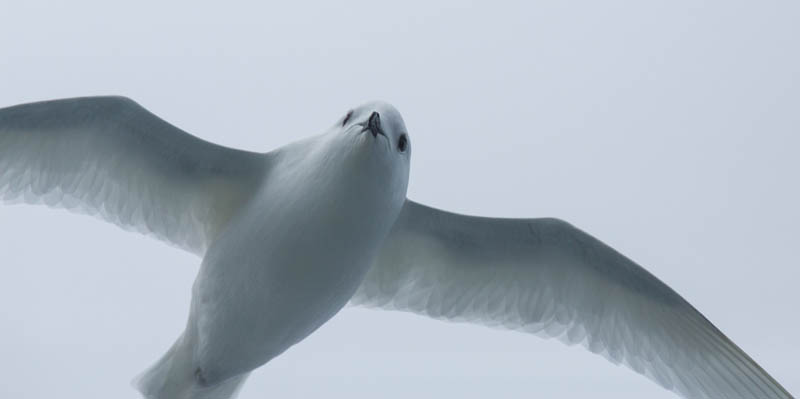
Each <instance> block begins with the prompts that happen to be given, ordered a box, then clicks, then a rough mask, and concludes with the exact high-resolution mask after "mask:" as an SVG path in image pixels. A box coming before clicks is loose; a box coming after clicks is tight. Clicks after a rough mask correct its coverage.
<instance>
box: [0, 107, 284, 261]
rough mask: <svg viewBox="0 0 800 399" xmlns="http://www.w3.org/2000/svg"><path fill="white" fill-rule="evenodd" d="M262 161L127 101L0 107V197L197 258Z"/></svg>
mask: <svg viewBox="0 0 800 399" xmlns="http://www.w3.org/2000/svg"><path fill="white" fill-rule="evenodd" d="M268 162H269V157H268V154H257V153H252V152H247V151H240V150H235V149H231V148H226V147H222V146H219V145H216V144H213V143H209V142H207V141H203V140H201V139H199V138H197V137H194V136H192V135H190V134H188V133H186V132H184V131H182V130H180V129H178V128H176V127H175V126H172V125H170V124H169V123H167V122H165V121H163V120H162V119H160V118H158V117H157V116H155V115H153V114H152V113H150V112H148V111H147V110H146V109H144V108H142V107H141V106H139V105H138V104H137V103H135V102H133V101H131V100H129V99H127V98H124V97H84V98H71V99H64V100H54V101H45V102H38V103H31V104H23V105H17V106H13V107H8V108H2V109H0V200H5V201H24V202H28V203H44V204H47V205H50V206H58V207H63V208H67V209H69V210H73V211H79V212H85V213H89V214H93V215H96V216H100V217H101V218H103V219H105V220H107V221H110V222H112V223H115V224H117V225H120V226H122V227H124V228H126V229H132V230H136V231H140V232H143V233H148V234H151V235H154V236H156V237H157V238H159V239H162V240H164V241H167V242H169V243H171V244H173V245H176V246H178V247H181V248H183V249H186V250H189V251H191V252H194V253H196V254H200V255H202V254H203V253H204V252H205V250H206V248H207V247H208V245H209V243H210V241H211V240H212V239H213V237H214V236H215V235H216V234H217V233H218V231H219V230H220V229H221V228H222V227H223V226H224V225H225V223H226V221H227V220H228V219H229V218H230V217H231V215H232V214H233V212H235V210H236V209H238V208H239V207H240V206H241V205H242V203H243V202H244V201H246V200H247V199H248V198H249V197H250V196H251V195H252V193H253V191H254V190H255V189H257V188H258V186H259V182H260V179H261V178H262V174H263V173H264V171H265V170H266V169H267V166H268V165H267V164H268Z"/></svg>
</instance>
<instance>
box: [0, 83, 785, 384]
mask: <svg viewBox="0 0 800 399" xmlns="http://www.w3.org/2000/svg"><path fill="white" fill-rule="evenodd" d="M410 152H411V150H410V144H409V140H408V133H407V131H406V128H405V125H404V123H403V120H402V118H401V116H400V114H399V113H398V112H397V110H396V109H394V108H393V107H392V106H390V105H388V104H385V103H370V104H366V105H363V106H361V107H358V108H356V109H354V110H352V111H350V112H348V113H347V115H345V116H344V117H343V118H342V119H341V120H339V121H338V122H337V123H336V124H335V125H334V126H333V127H331V128H330V129H329V130H328V131H327V132H326V133H324V134H322V135H319V136H315V137H311V138H309V139H305V140H301V141H298V142H296V143H293V144H289V145H287V146H285V147H281V148H279V149H276V150H274V151H271V152H268V153H263V154H259V153H251V152H246V151H239V150H234V149H229V148H224V147H220V146H216V145H214V144H211V143H208V142H204V141H202V140H199V139H197V138H195V137H193V136H191V135H189V134H187V133H185V132H183V131H181V130H179V129H177V128H175V127H173V126H171V125H169V124H167V123H166V122H164V121H162V120H161V119H159V118H157V117H155V116H154V115H152V114H150V113H149V112H147V111H146V110H144V109H143V108H141V107H140V106H138V105H137V104H135V103H133V102H132V101H130V100H127V99H124V98H109V97H97V98H79V99H68V100H57V101H50V102H43V103H34V104H26V105H20V106H16V107H9V108H5V109H0V198H2V199H6V200H18V199H22V200H23V201H25V202H32V203H38V202H44V203H46V204H48V205H51V206H61V207H65V208H68V209H75V210H80V211H83V212H88V213H92V214H96V215H98V216H100V217H102V218H104V219H106V220H109V221H111V222H113V223H116V224H119V225H121V226H123V227H125V228H130V229H135V230H139V231H142V232H145V233H149V234H152V235H155V236H156V237H158V238H160V239H162V240H165V241H167V242H169V243H171V244H173V245H176V246H178V247H180V248H183V249H186V250H188V251H190V252H193V253H195V254H197V255H199V256H201V257H202V258H203V260H202V263H201V267H200V271H199V273H198V275H197V278H196V280H195V283H194V286H193V290H192V305H191V309H190V314H189V318H188V322H187V325H186V329H185V331H184V332H183V334H181V336H180V337H179V338H178V339H177V340H176V342H175V344H174V345H173V346H172V348H171V349H170V350H169V351H168V352H167V353H166V354H165V355H164V356H163V357H162V359H161V360H159V361H158V362H156V364H155V365H154V366H152V367H151V368H150V369H148V370H147V371H146V372H145V373H144V374H143V375H141V376H140V377H139V378H138V379H137V382H136V385H137V388H138V389H139V390H140V391H141V392H142V393H143V394H144V395H145V397H147V398H148V399H212V398H214V399H228V398H232V397H233V396H235V394H236V391H237V389H238V387H240V386H241V384H242V382H243V381H244V380H245V379H246V377H247V375H248V374H249V372H250V371H251V370H253V369H255V368H257V367H259V366H261V365H262V364H264V363H266V362H267V361H269V360H270V359H272V358H274V357H275V356H278V355H280V354H281V353H282V352H284V351H285V350H286V349H288V348H289V347H291V346H292V345H294V344H296V343H298V342H300V341H301V340H303V339H304V338H305V337H306V336H308V335H309V334H311V333H312V332H313V331H314V330H316V329H317V328H318V327H319V326H320V325H322V324H324V323H325V322H326V321H327V320H329V319H330V318H331V317H333V316H334V315H335V314H336V313H337V312H338V311H339V310H340V309H341V308H342V307H343V306H345V305H346V304H347V303H348V301H351V302H352V303H356V304H364V305H368V306H373V307H381V308H392V309H401V310H407V311H412V312H417V313H422V314H426V315H429V316H431V317H434V318H440V319H448V320H461V321H471V322H478V323H482V324H489V325H496V326H504V327H507V328H512V329H516V330H521V331H525V332H531V333H536V334H539V335H544V336H548V337H557V338H559V339H561V340H562V341H565V342H567V343H571V344H575V343H581V344H583V345H584V346H586V347H587V348H588V349H589V350H591V351H593V352H595V353H599V354H602V355H603V356H605V357H607V358H609V359H610V360H612V361H614V362H615V363H622V364H625V365H626V366H628V367H630V368H631V369H633V370H635V371H636V372H638V373H641V374H644V375H646V376H647V377H649V378H650V379H652V380H654V381H656V382H657V383H659V384H660V385H662V386H664V387H665V388H667V389H671V390H673V391H675V392H677V393H678V394H680V395H682V396H684V397H690V398H714V399H717V398H729V399H737V398H752V397H757V398H780V399H787V398H791V397H792V396H791V395H790V394H789V393H788V392H787V391H786V390H785V389H783V388H782V387H781V386H780V384H778V382H776V381H775V380H774V379H772V378H771V377H770V376H769V374H768V373H767V372H765V371H764V370H763V369H762V368H761V367H760V366H759V365H758V364H757V363H756V362H755V361H753V360H752V359H751V358H750V357H749V356H747V354H745V353H744V352H743V351H742V350H741V349H740V348H738V347H737V346H736V345H735V344H734V343H733V342H731V341H730V340H729V339H728V338H727V337H725V335H724V334H722V333H721V332H720V331H719V330H718V329H716V327H714V326H713V325H712V324H711V323H710V322H709V321H708V320H707V319H706V318H705V317H703V315H701V314H700V313H699V312H698V311H697V310H696V309H695V308H694V307H693V306H691V305H690V304H689V303H688V302H686V301H685V300H684V299H683V298H682V297H681V296H680V295H679V294H677V293H676V292H675V291H674V290H672V289H671V288H670V287H668V286H666V285H665V284H664V283H662V282H661V281H659V280H658V279H657V278H655V277H654V276H653V275H651V274H650V273H648V272H647V271H646V270H644V269H643V268H641V267H640V266H639V265H637V264H636V263H634V262H633V261H631V260H629V259H628V258H626V257H625V256H623V255H621V254H620V253H618V252H616V251H614V250H613V249H611V248H609V247H608V246H606V245H604V244H603V243H602V242H600V241H598V240H596V239H595V238H594V237H592V236H590V235H588V234H586V233H584V232H582V231H580V230H578V229H576V228H574V227H572V226H571V225H569V224H567V223H565V222H563V221H560V220H558V219H552V218H544V219H493V218H482V217H472V216H464V215H458V214H453V213H448V212H444V211H440V210H436V209H433V208H429V207H426V206H424V205H420V204H417V203H415V202H413V201H410V200H407V199H406V189H407V186H408V177H409V164H410Z"/></svg>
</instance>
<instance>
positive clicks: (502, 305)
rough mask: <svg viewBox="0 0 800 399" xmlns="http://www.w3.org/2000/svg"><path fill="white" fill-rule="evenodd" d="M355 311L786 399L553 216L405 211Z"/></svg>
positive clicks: (706, 391)
mask: <svg viewBox="0 0 800 399" xmlns="http://www.w3.org/2000/svg"><path fill="white" fill-rule="evenodd" d="M352 303H353V304H357V305H365V306H371V307H380V308H386V309H397V310H405V311H411V312H415V313H419V314H424V315H428V316H431V317H433V318H437V319H445V320H452V321H464V322H475V323H480V324H485V325H490V326H497V327H505V328H509V329H515V330H520V331H524V332H530V333H534V334H537V335H540V336H544V337H556V338H558V339H560V340H562V341H564V342H566V343H568V344H577V343H580V344H583V346H585V347H586V348H587V349H589V350H590V351H592V352H594V353H598V354H601V355H603V356H605V357H606V358H607V359H609V360H610V361H612V362H614V363H616V364H620V363H621V364H624V365H626V366H628V367H630V368H631V369H633V370H634V371H636V372H638V373H640V374H644V375H645V376H647V377H649V378H650V379H652V380H653V381H655V382H657V383H658V384H659V385H661V386H663V387H664V388H667V389H669V390H672V391H675V392H677V393H678V394H680V395H681V396H683V397H687V398H709V399H723V398H728V399H734V398H737V399H738V398H791V397H792V396H791V395H790V394H789V393H788V392H787V391H786V390H785V389H783V387H781V386H780V384H778V382H776V381H775V380H774V379H772V377H770V376H769V374H767V372H765V371H764V370H763V369H762V368H761V367H760V366H759V365H758V364H756V363H755V362H754V361H753V360H752V359H751V358H750V357H749V356H747V354H745V353H744V352H743V351H742V350H741V349H740V348H739V347H737V346H736V345H735V344H734V343H733V342H731V341H730V340H729V339H728V338H727V337H726V336H725V335H724V334H722V332H720V331H719V330H718V329H717V328H716V327H714V325H712V324H711V323H710V322H709V321H708V320H707V319H706V318H705V317H703V315H702V314H700V313H699V312H698V311H697V310H695V308H694V307H692V305H690V304H689V303H688V302H686V301H685V300H684V299H683V298H681V296H680V295H678V294H677V293H676V292H675V291H673V290H672V289H670V288H669V287H668V286H667V285H665V284H664V283H662V282H661V281H660V280H658V279H657V278H656V277H654V276H653V275H652V274H650V273H648V272H647V271H646V270H644V269H643V268H641V267H640V266H638V265H637V264H635V263H634V262H632V261H631V260H629V259H628V258H626V257H624V256H623V255H621V254H620V253H618V252H617V251H615V250H613V249H612V248H610V247H608V246H606V245H605V244H603V243H602V242H600V241H598V240H597V239H595V238H594V237H592V236H590V235H588V234H586V233H584V232H582V231H580V230H578V229H576V228H574V227H572V226H571V225H569V224H568V223H566V222H563V221H560V220H558V219H493V218H481V217H471V216H463V215H457V214H453V213H448V212H444V211H439V210H436V209H433V208H429V207H426V206H423V205H419V204H417V203H414V202H412V201H406V205H405V207H404V209H403V211H402V213H401V215H400V217H399V219H398V221H397V223H396V225H395V227H394V229H393V231H392V233H391V234H390V235H389V237H388V238H387V240H386V242H385V244H384V247H383V248H382V250H381V252H380V254H379V256H378V259H377V261H376V264H375V265H374V267H373V269H372V270H370V272H369V273H368V274H367V277H366V279H365V281H364V283H363V284H362V286H361V287H360V288H359V290H358V292H357V293H356V295H355V296H354V297H353V300H352Z"/></svg>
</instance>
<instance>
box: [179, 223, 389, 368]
mask: <svg viewBox="0 0 800 399" xmlns="http://www.w3.org/2000/svg"><path fill="white" fill-rule="evenodd" d="M298 220H300V221H302V219H297V218H296V220H295V223H294V225H293V228H292V229H288V230H283V231H281V232H269V233H267V234H266V235H263V236H262V235H260V234H259V235H255V234H251V235H243V234H237V235H236V236H237V239H236V240H233V241H231V242H229V243H225V242H223V243H222V244H223V245H225V246H222V247H220V248H214V251H215V252H213V253H211V252H210V253H209V255H208V256H207V257H206V259H205V260H204V262H203V266H202V267H201V270H200V272H199V274H198V277H197V280H196V282H195V286H194V290H193V300H192V311H191V316H190V321H189V326H188V328H187V336H190V337H191V338H190V341H191V342H192V345H191V346H192V348H193V349H192V350H193V352H194V354H193V356H194V359H195V362H196V363H197V368H198V369H200V370H202V373H203V378H204V380H206V381H207V382H209V383H213V382H214V381H221V380H224V379H226V378H229V377H232V376H234V375H237V374H240V373H243V372H246V371H249V370H252V369H254V368H256V367H258V366H260V365H262V364H264V363H266V362H267V361H269V360H270V359H272V358H273V357H275V356H277V355H279V354H281V353H282V352H283V351H285V350H286V349H288V348H289V347H290V346H292V345H294V344H295V343H297V342H299V341H300V340H302V339H303V338H305V337H306V336H308V335H309V334H311V333H312V332H313V331H314V330H316V329H317V328H318V327H319V326H321V325H322V324H323V323H325V322H326V321H328V320H329V319H330V318H331V317H333V316H334V315H335V314H336V313H337V312H338V311H339V310H340V309H341V308H342V307H344V305H345V304H346V303H347V301H348V300H349V299H350V298H351V296H352V295H353V293H354V292H355V290H356V289H357V288H358V286H359V285H360V283H361V281H362V280H363V277H364V275H365V274H366V271H367V270H368V268H369V266H370V265H371V262H372V261H373V258H374V254H375V252H376V248H377V246H378V244H379V242H378V243H376V242H373V240H371V239H367V238H360V237H359V235H358V234H353V233H352V232H350V231H348V228H347V226H335V227H334V226H332V227H333V228H331V229H328V228H320V226H319V225H318V224H316V225H315V226H314V230H312V231H309V230H306V229H303V228H302V227H303V226H302V224H300V222H298ZM334 232H335V233H336V234H333V233H334ZM279 233H280V235H279V236H277V237H276V235H277V234H279ZM215 245H216V244H215Z"/></svg>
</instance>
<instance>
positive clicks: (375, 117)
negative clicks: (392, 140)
mask: <svg viewBox="0 0 800 399" xmlns="http://www.w3.org/2000/svg"><path fill="white" fill-rule="evenodd" d="M367 129H369V131H370V132H371V133H372V137H378V135H379V134H380V135H382V136H384V137H386V135H385V134H384V133H383V128H381V115H380V114H379V113H377V112H373V113H372V115H370V116H369V121H368V122H367Z"/></svg>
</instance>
